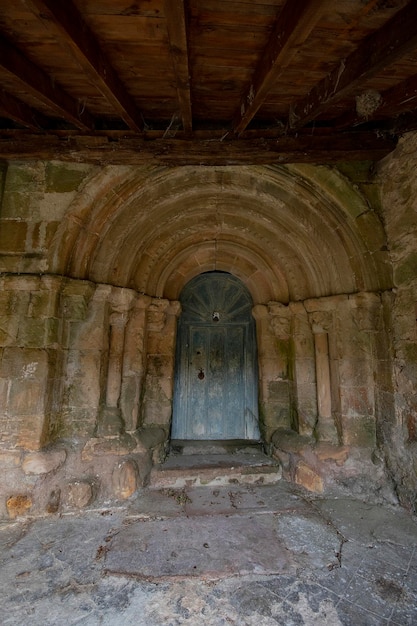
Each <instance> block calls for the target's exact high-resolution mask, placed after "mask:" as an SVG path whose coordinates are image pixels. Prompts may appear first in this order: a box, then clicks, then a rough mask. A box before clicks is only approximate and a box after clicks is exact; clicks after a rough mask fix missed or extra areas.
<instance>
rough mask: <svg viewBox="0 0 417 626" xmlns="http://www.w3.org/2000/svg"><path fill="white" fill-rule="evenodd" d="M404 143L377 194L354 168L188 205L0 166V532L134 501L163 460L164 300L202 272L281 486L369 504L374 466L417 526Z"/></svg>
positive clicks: (172, 303)
mask: <svg viewBox="0 0 417 626" xmlns="http://www.w3.org/2000/svg"><path fill="white" fill-rule="evenodd" d="M414 141H415V140H414V139H412V138H411V139H410V138H409V139H408V140H405V141H404V142H403V144H402V145H401V146H400V148H399V150H398V151H397V152H396V153H395V154H394V155H392V156H391V157H390V158H389V159H387V160H386V162H385V163H384V164H382V165H381V170H380V174H381V182H380V189H379V187H378V185H377V183H376V182H375V181H376V179H370V175H369V172H370V170H369V165H368V166H367V168H366V175H365V173H364V172H365V168H359V167H358V170H357V171H356V175H357V176H358V177H359V178H358V180H356V181H353V182H352V180H350V178H349V177H351V176H352V168H350V169H349V168H347V169H345V170H344V173H343V174H340V172H335V171H334V170H332V169H331V168H324V167H318V168H316V169H315V168H313V167H312V166H302V165H298V166H294V167H290V166H289V167H287V168H253V169H251V168H242V170H241V171H242V174H240V170H238V168H220V169H219V168H213V169H211V168H207V169H204V168H197V170H196V172H195V176H196V181H197V182H198V181H200V182H199V184H200V186H201V189H200V191H199V193H198V194H197V196H195V189H194V184H193V182H192V181H193V178H192V175H193V172H192V171H191V170H190V168H188V169H187V170H186V171H183V170H181V171H168V172H167V171H165V169H164V168H153V169H152V168H150V169H149V172H148V171H147V170H146V168H144V170H143V171H141V172H137V171H134V168H121V167H118V168H102V169H99V168H93V167H91V166H85V165H79V164H74V165H71V164H68V165H62V164H59V163H40V162H39V163H27V164H23V163H17V162H16V163H10V164H8V166H7V167H5V166H2V167H1V168H0V198H1V199H2V206H1V213H0V406H1V411H0V469H2V471H4V476H5V480H4V481H3V484H2V486H1V494H0V516H1V515H9V516H10V515H11V516H14V515H19V514H20V513H22V514H23V513H26V514H27V513H28V512H29V514H43V513H45V512H51V513H53V512H57V511H62V510H68V509H69V508H71V507H83V506H92V505H93V503H99V502H105V501H106V499H109V498H110V499H111V498H115V499H118V498H119V499H123V498H127V497H130V495H132V494H133V493H134V492H135V490H136V489H138V488H140V487H141V486H143V485H145V484H146V481H147V479H148V476H149V472H150V469H151V466H152V464H153V463H155V462H158V461H159V460H160V459H161V458H162V457H163V454H164V450H165V447H166V443H167V441H168V440H169V430H170V420H171V411H172V395H173V382H174V380H173V379H174V369H175V363H174V359H175V357H174V355H175V339H176V324H177V319H178V316H179V315H180V308H179V304H178V301H177V299H176V296H177V294H178V293H180V289H181V286H183V285H184V284H185V283H186V282H187V280H189V278H190V276H191V275H193V274H194V275H195V273H196V272H197V273H198V272H201V271H208V270H212V269H214V268H220V269H222V270H223V271H230V272H232V273H234V274H235V275H237V276H239V278H240V279H241V280H242V281H243V282H245V284H246V285H247V286H248V288H249V289H252V291H251V293H252V296H253V299H254V305H255V306H254V310H253V315H254V317H255V320H256V328H257V340H258V356H259V401H260V419H261V430H262V435H263V439H264V442H265V443H266V445H267V446H268V450H269V451H270V452H271V454H274V455H275V456H277V458H279V459H280V460H281V462H282V464H283V468H284V474H285V476H286V477H287V478H288V479H290V480H295V481H296V482H299V483H300V484H302V485H304V486H306V487H308V488H313V489H315V490H323V489H326V488H330V487H332V486H333V485H339V486H342V487H344V488H346V489H347V490H348V491H350V492H353V491H355V489H356V490H357V491H360V492H361V493H362V492H365V488H366V486H367V485H368V486H369V485H370V484H371V483H372V489H373V491H374V492H375V493H376V492H378V490H382V489H383V486H384V484H385V485H386V484H389V480H388V478H387V475H386V474H385V473H384V471H385V465H384V463H386V467H387V468H388V470H389V477H390V478H391V479H392V480H393V481H394V483H395V485H396V489H397V493H398V494H399V497H400V499H401V501H402V502H403V503H404V504H406V505H407V506H410V507H413V506H414V500H413V497H414V496H413V493H415V490H416V486H417V478H416V469H415V461H414V459H415V458H416V457H415V453H416V446H417V433H416V431H417V426H416V403H415V402H416V401H415V380H416V375H417V365H416V363H417V358H415V357H416V354H417V336H416V302H417V300H416V267H417V264H416V252H415V240H416V225H417V218H416V209H415V204H414V200H413V198H414V196H415V195H416V194H415V190H414V186H415V185H416V183H415V182H414V180H413V178H412V176H413V167H414V166H415V165H416V163H415V157H414ZM178 169H180V168H178ZM148 177H149V180H150V182H149V180H148ZM190 177H191V178H190ZM175 185H177V189H176V191H175V190H174V187H175ZM245 185H246V187H247V189H246V188H245ZM197 187H198V185H197ZM158 190H160V191H161V193H159V191H158ZM379 190H380V191H381V192H382V193H381V198H382V208H381V207H380V204H379V201H378V197H377V196H378V193H377V192H378V191H379ZM174 191H175V193H174ZM161 194H162V195H161ZM159 196H160V197H159ZM184 202H185V204H184ZM158 203H159V204H160V207H159V208H158V211H159V212H158V213H157V215H154V213H153V208H154V206H155V205H156V204H158ZM345 205H346V206H345ZM196 206H197V207H198V212H197V213H196V214H194V208H195V207H196ZM224 206H226V207H227V211H225V212H224V214H222V213H221V212H222V211H223V207H224ZM184 207H186V209H187V211H188V213H184V211H183V208H184ZM193 216H194V217H193ZM311 216H314V219H313V218H312V217H311ZM382 217H383V218H384V220H385V224H386V231H387V234H388V237H389V250H388V249H387V248H388V246H387V242H386V238H385V233H384V230H383V227H382V222H381V218H382ZM157 218H158V219H157ZM197 218H198V219H197ZM311 220H312V221H311ZM178 224H179V225H180V226H181V228H180V229H179V226H178ZM178 229H179V230H178ZM181 229H182V230H181ZM189 229H191V230H190V231H189ZM312 235H314V237H313V238H314V242H312ZM248 238H249V239H250V245H246V243H247V242H248ZM124 242H125V244H126V245H125V244H124ZM187 246H188V248H187ZM321 248H323V249H321ZM138 250H139V251H140V252H138ZM242 251H245V252H244V254H243V253H242ZM327 254H331V257H330V258H331V259H332V262H329V260H328V259H329V257H328V256H327ZM389 254H391V257H392V261H393V267H394V276H395V285H396V291H395V293H394V292H392V291H391V290H390V288H389V287H390V285H391V283H390V281H391V267H390V266H389V263H388V261H389ZM213 255H214V256H213ZM164 264H165V265H166V267H165V265H164ZM103 268H104V269H103ZM141 268H142V269H141ZM146 268H147V269H146ZM145 269H146V272H145ZM142 270H143V271H142ZM377 270H378V271H377ZM378 272H380V274H381V275H374V274H378ZM139 286H142V287H143V289H139ZM145 287H147V288H148V287H149V290H150V291H151V293H149V292H148V290H147V289H145ZM165 288H166V289H167V291H164V290H165ZM152 289H153V291H152ZM166 293H168V294H169V296H166ZM393 364H394V372H395V377H394V381H393V377H392V372H393ZM10 486H11V487H10ZM19 511H20V513H19Z"/></svg>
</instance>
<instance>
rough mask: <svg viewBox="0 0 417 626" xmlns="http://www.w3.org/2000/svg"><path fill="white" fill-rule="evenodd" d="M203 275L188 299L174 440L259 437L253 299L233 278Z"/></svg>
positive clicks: (190, 289)
mask: <svg viewBox="0 0 417 626" xmlns="http://www.w3.org/2000/svg"><path fill="white" fill-rule="evenodd" d="M202 276H204V277H205V279H203V280H202ZM202 276H199V277H198V281H197V282H198V283H199V284H197V285H191V286H190V284H189V285H187V287H186V288H185V290H184V291H185V297H184V299H183V300H182V303H183V315H182V316H181V319H180V322H179V330H178V339H177V363H176V384H175V395H174V411H173V422H172V433H171V436H172V438H173V439H259V426H258V413H257V375H256V374H257V369H256V343H255V334H254V321H253V318H252V316H251V308H252V303H251V300H250V296H249V295H248V293H247V291H246V289H245V288H244V287H243V285H242V284H241V283H240V282H239V281H237V279H235V278H234V277H230V275H229V274H218V273H214V272H213V273H210V274H206V275H202ZM219 277H220V278H219ZM213 279H214V280H213ZM231 279H232V280H231ZM191 282H192V283H193V282H194V281H191ZM233 309H235V311H236V313H234V310H233ZM214 312H216V313H218V315H219V319H218V320H215V319H214V318H213V313H214Z"/></svg>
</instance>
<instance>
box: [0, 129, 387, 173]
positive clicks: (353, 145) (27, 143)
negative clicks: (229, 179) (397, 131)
mask: <svg viewBox="0 0 417 626" xmlns="http://www.w3.org/2000/svg"><path fill="white" fill-rule="evenodd" d="M161 133H162V131H161ZM182 135H185V133H182ZM197 135H198V134H197ZM247 135H248V136H249V138H245V139H242V138H240V139H237V138H235V139H230V140H223V138H222V137H218V138H217V139H216V140H214V139H213V137H212V134H211V133H210V135H209V137H210V138H207V139H206V138H204V135H203V136H194V137H193V139H187V138H186V137H184V136H183V137H182V138H179V137H178V135H176V137H175V139H166V138H165V137H164V134H159V135H158V134H155V133H154V134H153V135H151V136H150V137H140V136H138V135H137V134H134V133H132V134H131V135H130V136H126V133H123V132H121V131H119V132H118V133H116V132H112V133H110V134H104V133H102V134H98V133H96V134H94V135H81V136H80V135H76V134H74V133H72V134H69V133H66V134H64V133H62V132H61V133H58V132H57V133H55V134H51V133H50V134H48V135H47V136H42V135H33V134H30V133H25V132H24V131H15V132H14V131H8V132H7V135H6V136H5V134H4V133H3V134H2V135H0V155H1V156H2V157H3V158H6V159H12V158H19V159H32V158H37V159H50V158H59V159H61V160H67V161H85V162H87V163H95V164H99V165H100V164H105V163H111V164H124V165H139V164H142V163H148V162H150V161H151V162H153V163H158V164H163V165H170V166H172V165H239V164H245V165H249V164H274V163H275V164H284V163H291V162H293V163H296V162H297V163H300V162H301V163H325V164H331V163H337V162H340V161H347V160H379V159H381V158H382V157H384V156H386V155H387V154H388V153H389V152H391V151H392V150H393V149H394V148H395V145H396V140H395V139H394V138H392V137H388V136H386V137H383V136H380V135H378V134H377V133H375V132H355V133H343V134H341V135H340V136H339V137H338V140H337V141H335V138H334V135H333V134H332V133H326V134H321V135H320V134H318V133H317V134H316V133H314V134H311V133H305V134H300V135H299V136H298V137H297V138H295V137H289V136H283V137H279V138H277V137H273V138H269V139H266V138H265V137H257V136H256V134H255V135H254V136H251V132H250V131H248V133H247ZM245 137H246V134H245Z"/></svg>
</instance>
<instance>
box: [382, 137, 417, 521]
mask: <svg viewBox="0 0 417 626" xmlns="http://www.w3.org/2000/svg"><path fill="white" fill-rule="evenodd" d="M416 167H417V135H415V134H410V135H408V136H406V137H404V138H403V139H402V140H401V141H400V143H399V146H398V148H397V149H396V150H395V152H394V153H393V154H391V155H390V156H389V157H387V158H386V159H385V160H384V161H383V162H382V163H381V164H380V167H379V170H378V175H379V180H380V185H381V204H382V212H383V218H384V222H385V228H386V233H387V236H388V245H389V250H390V255H391V260H392V265H393V276H394V290H393V294H392V296H391V297H389V298H387V300H386V317H387V319H388V320H389V323H390V324H391V332H390V338H391V343H390V346H388V347H387V349H391V350H392V353H393V359H394V385H393V387H392V388H389V387H388V386H387V387H386V388H385V390H384V393H383V394H382V395H381V398H380V410H381V413H382V415H383V421H382V423H381V424H380V432H381V438H382V440H383V449H384V453H385V456H386V459H387V462H388V466H389V468H390V473H391V476H392V478H393V480H394V483H395V487H396V491H397V493H398V495H399V497H400V500H401V502H402V503H403V504H404V505H405V506H407V507H409V508H410V509H412V510H414V511H416V510H417V498H416V493H417V179H416V175H415V172H416Z"/></svg>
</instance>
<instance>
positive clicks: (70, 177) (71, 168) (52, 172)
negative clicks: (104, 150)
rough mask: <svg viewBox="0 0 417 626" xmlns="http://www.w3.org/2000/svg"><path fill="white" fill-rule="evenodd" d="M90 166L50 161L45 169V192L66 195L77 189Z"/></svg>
mask: <svg viewBox="0 0 417 626" xmlns="http://www.w3.org/2000/svg"><path fill="white" fill-rule="evenodd" d="M90 170H91V166H90V165H85V164H82V163H80V164H77V163H61V162H60V161H50V162H48V163H47V164H46V167H45V190H46V191H47V192H57V193H66V192H69V191H75V190H77V189H78V188H79V186H80V185H81V183H82V182H83V180H84V179H85V177H86V176H87V174H88V173H89V172H90Z"/></svg>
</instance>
